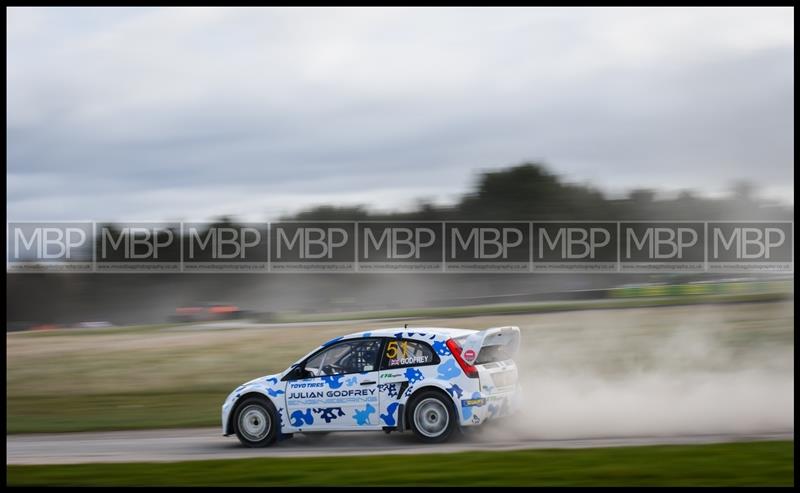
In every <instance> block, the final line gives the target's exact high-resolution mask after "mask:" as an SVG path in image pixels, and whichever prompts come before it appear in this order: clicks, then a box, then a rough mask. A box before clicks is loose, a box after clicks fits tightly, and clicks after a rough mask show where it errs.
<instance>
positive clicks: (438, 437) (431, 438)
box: [409, 391, 457, 443]
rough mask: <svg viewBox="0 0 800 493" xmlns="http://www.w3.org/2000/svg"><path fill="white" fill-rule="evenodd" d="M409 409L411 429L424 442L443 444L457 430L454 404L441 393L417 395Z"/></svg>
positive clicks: (431, 392)
mask: <svg viewBox="0 0 800 493" xmlns="http://www.w3.org/2000/svg"><path fill="white" fill-rule="evenodd" d="M409 409H410V412H409V417H410V418H411V419H410V420H409V421H410V425H411V429H412V430H413V431H414V434H415V435H417V437H418V438H419V439H420V440H422V441H423V442H430V443H437V442H443V441H445V440H447V439H448V438H449V437H450V435H451V434H452V432H453V430H454V429H455V428H456V424H457V418H456V413H455V410H454V408H453V403H452V402H450V399H449V398H448V397H445V396H444V395H443V394H441V393H439V392H436V391H424V392H421V393H420V394H418V395H415V396H414V398H413V402H411V403H410V406H409Z"/></svg>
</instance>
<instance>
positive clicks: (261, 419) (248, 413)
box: [233, 397, 281, 448]
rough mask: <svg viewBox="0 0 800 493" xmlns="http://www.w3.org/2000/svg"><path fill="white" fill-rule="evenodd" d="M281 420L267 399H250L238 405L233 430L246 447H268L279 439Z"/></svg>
mask: <svg viewBox="0 0 800 493" xmlns="http://www.w3.org/2000/svg"><path fill="white" fill-rule="evenodd" d="M280 424H281V420H280V417H279V416H278V413H277V412H276V411H275V406H273V405H272V403H271V402H269V401H268V400H267V399H266V398H259V397H248V398H246V399H244V400H243V401H242V402H240V403H238V404H237V405H236V410H235V411H234V415H233V429H234V431H235V432H236V437H237V438H239V441H240V442H242V445H244V446H245V447H252V448H256V447H266V446H268V445H271V444H272V443H273V442H275V440H276V439H277V438H278V434H279V433H280V429H279V428H280Z"/></svg>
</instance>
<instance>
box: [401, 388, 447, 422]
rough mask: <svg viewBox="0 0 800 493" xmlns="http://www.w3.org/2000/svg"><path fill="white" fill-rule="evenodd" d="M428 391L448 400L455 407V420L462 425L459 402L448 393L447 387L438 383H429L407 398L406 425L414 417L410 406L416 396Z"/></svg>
mask: <svg viewBox="0 0 800 493" xmlns="http://www.w3.org/2000/svg"><path fill="white" fill-rule="evenodd" d="M426 391H427V392H429V391H434V392H437V393H438V394H440V395H441V396H443V397H445V398H446V400H447V401H448V402H450V403H451V404H452V405H453V412H454V413H455V418H456V421H457V423H459V424H460V423H461V415H460V413H459V410H458V407H459V402H457V401H456V399H455V397H453V396H452V395H450V393H449V392H447V390H446V387H445V386H444V385H442V384H440V383H438V382H429V383H427V384H426V385H423V386H422V387H417V388H416V389H414V391H413V392H411V395H409V396H408V398H406V400H405V406H404V410H403V412H404V414H405V416H403V418H404V419H405V422H406V423H408V422H409V420H410V419H411V418H412V416H411V406H410V405H409V404H410V403H411V402H413V401H414V398H415V396H417V395H419V394H420V393H422V392H426Z"/></svg>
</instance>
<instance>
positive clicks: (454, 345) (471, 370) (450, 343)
mask: <svg viewBox="0 0 800 493" xmlns="http://www.w3.org/2000/svg"><path fill="white" fill-rule="evenodd" d="M445 344H447V347H448V348H449V349H450V352H451V353H453V357H454V358H455V359H456V362H457V363H458V366H460V367H461V369H462V370H464V374H465V375H466V376H468V377H469V378H478V369H477V368H475V367H474V366H472V365H471V364H469V363H467V362H466V361H464V359H463V358H462V357H461V345H460V344H459V343H458V341H456V340H455V339H448V340H447V342H446V343H445Z"/></svg>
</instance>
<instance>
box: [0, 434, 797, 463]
mask: <svg viewBox="0 0 800 493" xmlns="http://www.w3.org/2000/svg"><path fill="white" fill-rule="evenodd" d="M504 435H505V436H504ZM793 439H794V432H793V431H782V432H769V433H753V434H730V435H685V436H654V437H616V438H612V437H605V438H572V439H560V440H555V439H546V440H541V439H537V438H536V437H533V436H511V434H503V433H495V432H493V431H491V430H487V431H485V432H479V433H476V434H472V435H470V436H459V437H457V438H456V439H455V440H453V441H450V442H448V443H444V444H438V445H427V444H422V443H420V442H419V441H417V439H416V437H414V435H413V434H412V433H410V432H405V433H401V434H398V433H392V434H390V435H386V434H384V433H381V432H353V433H330V434H327V435H322V436H320V435H303V434H296V435H294V437H293V438H291V439H288V440H284V441H281V442H278V443H277V444H274V445H273V446H271V447H267V448H262V449H248V448H245V447H242V446H241V445H240V444H239V441H238V440H237V439H236V437H223V436H221V435H220V431H219V430H218V429H216V428H195V429H182V430H175V429H173V430H147V431H121V432H104V433H64V434H53V435H12V436H7V437H6V450H7V453H8V458H7V464H78V463H96V462H173V461H186V460H207V459H234V458H267V457H314V456H331V455H385V454H421V453H451V452H464V451H471V450H482V451H491V450H515V449H552V448H592V447H621V446H635V445H656V444H699V443H717V442H732V441H752V440H793Z"/></svg>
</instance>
